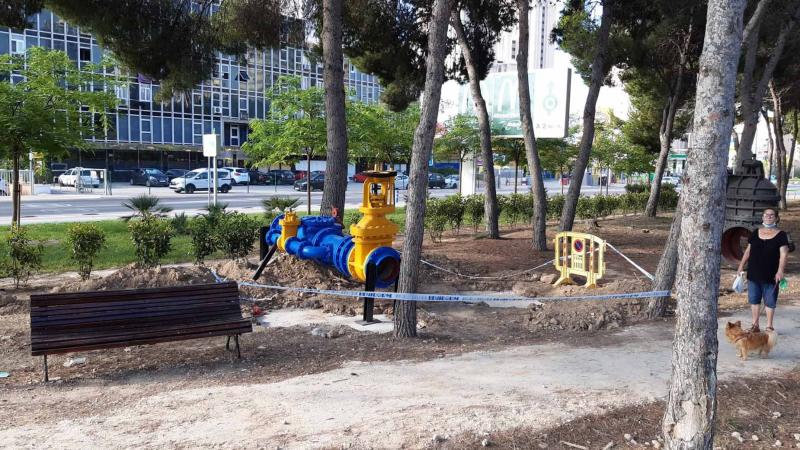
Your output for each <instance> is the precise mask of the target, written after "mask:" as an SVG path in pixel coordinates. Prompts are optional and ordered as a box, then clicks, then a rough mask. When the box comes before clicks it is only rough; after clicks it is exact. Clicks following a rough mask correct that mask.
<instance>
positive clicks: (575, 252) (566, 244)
mask: <svg viewBox="0 0 800 450" xmlns="http://www.w3.org/2000/svg"><path fill="white" fill-rule="evenodd" d="M554 247H555V249H556V259H555V262H554V264H555V266H556V269H557V270H558V271H559V272H561V276H560V277H559V278H558V280H557V281H556V283H555V285H556V286H560V285H563V284H575V281H574V280H573V279H572V277H571V276H572V275H578V276H581V277H586V284H585V285H584V287H597V280H599V279H601V278H603V274H604V273H605V271H606V262H605V251H606V241H604V240H603V239H600V238H599V237H597V236H594V235H591V234H587V233H576V232H573V231H562V232H561V233H558V234H557V235H556V238H555V241H554Z"/></svg>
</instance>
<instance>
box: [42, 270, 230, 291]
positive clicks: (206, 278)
mask: <svg viewBox="0 0 800 450" xmlns="http://www.w3.org/2000/svg"><path fill="white" fill-rule="evenodd" d="M215 281H216V279H215V278H214V274H212V273H211V270H209V269H208V268H207V267H202V266H178V267H156V268H153V269H143V268H139V267H136V265H134V264H130V265H128V266H125V267H123V268H121V269H119V270H117V271H116V272H114V273H112V274H110V275H108V276H105V277H102V278H91V279H89V280H86V281H67V282H64V283H62V284H60V285H58V286H56V287H55V288H53V289H52V290H51V292H55V293H57V292H80V291H108V290H112V289H138V288H156V287H170V286H185V285H191V284H208V283H214V282H215Z"/></svg>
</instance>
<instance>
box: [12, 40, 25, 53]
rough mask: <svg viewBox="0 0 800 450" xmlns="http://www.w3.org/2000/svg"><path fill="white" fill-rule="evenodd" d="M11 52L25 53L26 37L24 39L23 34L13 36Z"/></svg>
mask: <svg viewBox="0 0 800 450" xmlns="http://www.w3.org/2000/svg"><path fill="white" fill-rule="evenodd" d="M11 54H12V55H24V54H25V39H23V38H22V36H11Z"/></svg>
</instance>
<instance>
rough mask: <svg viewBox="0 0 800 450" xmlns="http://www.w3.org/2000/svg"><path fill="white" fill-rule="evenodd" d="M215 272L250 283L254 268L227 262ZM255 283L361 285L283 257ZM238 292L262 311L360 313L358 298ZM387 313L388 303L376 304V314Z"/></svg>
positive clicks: (355, 287) (264, 290)
mask: <svg viewBox="0 0 800 450" xmlns="http://www.w3.org/2000/svg"><path fill="white" fill-rule="evenodd" d="M216 270H217V271H218V273H219V275H220V276H222V277H225V278H226V279H229V280H236V281H249V282H253V274H254V273H255V271H256V266H255V265H254V264H249V263H245V262H241V261H227V262H225V263H222V264H219V265H218V266H217V267H216ZM258 283H260V284H266V285H277V286H286V287H302V288H311V289H321V290H361V289H363V288H364V285H363V284H362V283H358V282H355V281H353V280H347V279H345V278H344V277H343V276H342V275H341V274H340V273H339V272H338V271H337V270H336V269H334V268H333V267H328V266H323V265H321V264H317V263H315V262H313V261H310V260H303V259H299V258H295V257H292V256H286V255H277V256H276V257H275V259H274V260H273V261H271V262H270V264H269V265H267V268H266V269H265V270H264V272H263V273H262V275H261V277H260V278H259V279H258ZM240 292H241V293H242V296H243V297H247V298H249V299H251V300H253V301H255V302H256V303H257V304H258V305H259V306H261V307H264V308H270V309H275V308H322V309H323V311H325V312H330V313H334V314H343V315H357V314H361V307H362V302H361V301H359V300H358V299H350V298H346V297H338V296H330V295H322V294H311V293H305V292H294V291H285V290H274V289H267V288H262V287H250V286H242V287H241V288H240ZM390 310H391V302H380V301H378V302H376V305H375V313H376V314H382V313H389V312H390Z"/></svg>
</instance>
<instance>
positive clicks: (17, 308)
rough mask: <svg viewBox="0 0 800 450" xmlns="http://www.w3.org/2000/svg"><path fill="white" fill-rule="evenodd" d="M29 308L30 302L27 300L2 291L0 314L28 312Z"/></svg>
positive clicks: (0, 295)
mask: <svg viewBox="0 0 800 450" xmlns="http://www.w3.org/2000/svg"><path fill="white" fill-rule="evenodd" d="M29 308H30V302H28V301H27V300H23V299H21V298H19V297H17V296H16V295H14V294H5V293H0V315H2V314H21V313H27V312H28V310H29Z"/></svg>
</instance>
